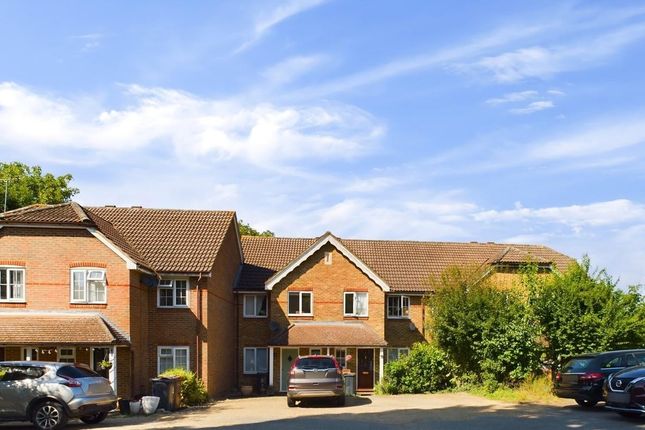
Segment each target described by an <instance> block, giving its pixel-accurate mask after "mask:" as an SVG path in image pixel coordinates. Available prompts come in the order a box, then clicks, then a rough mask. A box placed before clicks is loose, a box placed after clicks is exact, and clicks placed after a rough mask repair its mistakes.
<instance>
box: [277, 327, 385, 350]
mask: <svg viewBox="0 0 645 430" xmlns="http://www.w3.org/2000/svg"><path fill="white" fill-rule="evenodd" d="M269 345H271V346H386V345H387V342H386V341H385V339H383V337H381V336H380V335H379V334H378V333H377V332H376V331H375V330H374V329H373V328H372V327H370V326H369V325H367V324H365V323H363V322H360V321H342V322H341V321H338V322H335V321H329V322H318V321H316V322H313V321H312V322H310V321H302V322H295V323H293V324H291V325H290V326H289V327H287V329H286V330H284V331H283V332H281V333H279V334H278V335H277V336H275V337H274V338H273V339H271V341H270V342H269Z"/></svg>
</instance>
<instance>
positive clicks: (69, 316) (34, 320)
mask: <svg viewBox="0 0 645 430" xmlns="http://www.w3.org/2000/svg"><path fill="white" fill-rule="evenodd" d="M0 327H2V330H1V331H0V345H117V344H121V345H125V344H128V343H129V341H128V339H127V336H126V335H124V334H123V333H121V332H120V331H119V330H118V329H117V328H116V326H114V324H112V323H111V322H109V321H107V320H106V319H104V318H103V317H102V316H101V315H100V314H98V313H80V312H77V313H48V312H32V311H25V312H10V311H7V312H0Z"/></svg>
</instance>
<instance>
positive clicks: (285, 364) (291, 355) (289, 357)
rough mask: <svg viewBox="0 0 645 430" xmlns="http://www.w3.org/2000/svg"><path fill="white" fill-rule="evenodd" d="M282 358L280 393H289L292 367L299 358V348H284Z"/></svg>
mask: <svg viewBox="0 0 645 430" xmlns="http://www.w3.org/2000/svg"><path fill="white" fill-rule="evenodd" d="M280 353H281V357H280V391H287V388H288V384H289V371H290V370H291V365H292V364H293V362H294V361H295V359H296V358H298V348H283V349H282V350H281V351H280Z"/></svg>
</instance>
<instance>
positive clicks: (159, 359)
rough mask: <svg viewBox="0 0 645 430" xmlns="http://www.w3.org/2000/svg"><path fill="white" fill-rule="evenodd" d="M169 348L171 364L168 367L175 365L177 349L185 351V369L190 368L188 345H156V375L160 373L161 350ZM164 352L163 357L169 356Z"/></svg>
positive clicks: (172, 367)
mask: <svg viewBox="0 0 645 430" xmlns="http://www.w3.org/2000/svg"><path fill="white" fill-rule="evenodd" d="M162 349H170V350H171V351H172V366H171V367H169V369H174V368H175V367H177V351H186V370H190V347H188V346H158V347H157V375H160V374H161V350H162ZM169 356H170V355H169V354H165V355H164V357H169Z"/></svg>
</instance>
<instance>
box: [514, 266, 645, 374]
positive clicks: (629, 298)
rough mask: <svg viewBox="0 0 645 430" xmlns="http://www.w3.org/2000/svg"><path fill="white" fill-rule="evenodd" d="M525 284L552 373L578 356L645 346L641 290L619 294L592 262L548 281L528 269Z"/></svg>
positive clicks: (635, 289) (571, 267) (644, 314)
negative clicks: (564, 362) (567, 360)
mask: <svg viewBox="0 0 645 430" xmlns="http://www.w3.org/2000/svg"><path fill="white" fill-rule="evenodd" d="M523 284H524V286H525V288H526V289H527V290H528V292H529V303H530V306H531V308H532V309H533V312H534V314H535V316H536V317H537V320H538V322H539V327H540V330H541V334H542V336H543V337H544V340H545V343H546V358H547V360H548V361H549V362H550V363H552V365H553V366H554V368H555V367H557V366H558V365H560V364H562V361H563V360H566V359H567V358H568V357H570V356H572V355H574V354H579V353H584V352H592V351H604V350H612V349H625V348H632V347H642V346H643V344H644V343H645V302H644V300H643V296H642V295H641V294H640V293H639V291H638V288H636V287H630V288H629V290H628V291H627V292H625V291H621V290H620V289H619V288H618V287H617V285H616V282H615V281H614V280H613V279H612V277H611V276H609V275H608V274H607V272H606V271H605V270H592V269H591V263H590V261H589V258H588V257H584V258H583V259H582V261H581V262H580V263H574V264H572V265H571V266H570V267H569V268H568V270H566V271H565V272H562V273H559V272H556V273H553V274H551V275H549V276H541V275H539V274H538V273H537V270H536V268H535V267H534V266H527V268H526V269H525V271H524V275H523Z"/></svg>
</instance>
